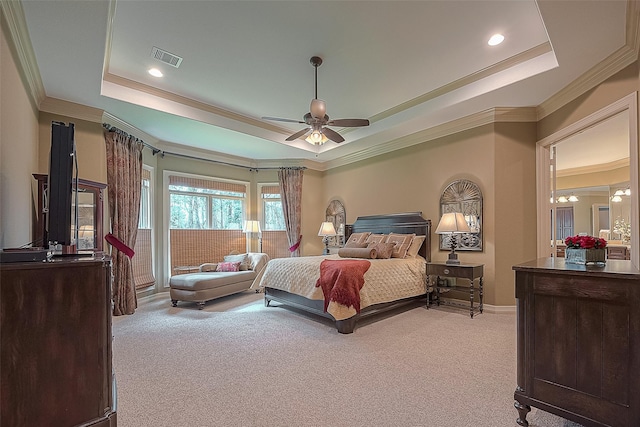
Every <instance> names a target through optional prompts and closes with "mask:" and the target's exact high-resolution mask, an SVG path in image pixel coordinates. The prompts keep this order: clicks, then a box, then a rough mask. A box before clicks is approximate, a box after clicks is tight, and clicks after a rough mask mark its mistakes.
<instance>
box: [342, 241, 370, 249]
mask: <svg viewBox="0 0 640 427" xmlns="http://www.w3.org/2000/svg"><path fill="white" fill-rule="evenodd" d="M344 247H345V248H366V247H367V244H366V243H364V242H362V243H359V242H353V241H350V240H347V243H345V245H344Z"/></svg>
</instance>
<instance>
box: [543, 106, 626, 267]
mask: <svg viewBox="0 0 640 427" xmlns="http://www.w3.org/2000/svg"><path fill="white" fill-rule="evenodd" d="M635 104H636V96H635V95H633V96H629V97H626V98H624V99H622V100H620V101H618V102H616V103H614V104H612V105H610V106H608V107H606V108H604V109H602V110H601V111H598V112H596V113H594V114H593V115H592V116H589V117H587V118H585V119H583V121H580V122H578V123H576V124H575V125H572V126H570V127H568V128H567V129H563V130H561V131H558V132H557V133H556V134H554V135H551V136H550V137H548V138H546V139H544V140H542V141H540V142H539V143H538V144H539V147H540V148H539V163H538V170H539V172H538V173H539V178H538V181H539V183H540V184H541V186H540V187H539V188H544V187H546V188H548V189H549V190H548V192H547V193H546V195H545V194H544V193H539V194H538V203H539V205H538V207H539V209H541V208H542V209H548V211H547V213H546V215H544V217H542V218H544V219H545V221H544V222H542V223H540V218H539V226H540V227H541V230H543V231H545V232H546V236H545V237H546V239H545V240H546V242H540V241H539V242H538V253H539V254H540V256H549V255H551V256H564V251H563V248H564V238H565V237H567V236H569V235H576V234H590V235H593V236H598V237H602V238H604V239H606V240H607V241H608V242H609V244H608V247H609V249H608V250H609V255H608V256H609V257H610V258H612V255H613V254H612V251H618V252H620V254H623V255H620V256H622V258H619V259H631V260H635V262H637V259H638V255H637V250H635V249H636V246H637V243H634V236H637V234H636V233H637V230H634V228H637V227H632V224H633V223H634V221H635V222H637V219H634V218H637V200H638V199H637V195H636V194H634V193H635V192H636V191H637V174H638V169H637V162H636V161H634V160H633V159H635V158H636V157H637V138H636V137H635V135H636V133H635V132H636V130H635V129H637V121H636V116H635V111H636V110H635ZM540 154H542V155H543V156H540ZM545 165H549V166H547V167H548V169H549V170H550V171H551V172H550V174H547V175H546V176H545V174H542V173H541V172H540V171H541V170H542V168H545V169H546V168H547V167H545ZM543 185H544V187H543ZM545 196H546V197H545ZM541 198H544V199H543V200H541ZM545 205H546V206H545ZM634 209H635V211H634ZM549 212H551V215H549ZM546 224H549V226H547V225H546ZM549 236H550V237H551V245H549V243H548V242H549V240H548V239H549ZM539 238H542V236H541V235H539ZM635 238H636V239H637V237H635ZM636 242H637V240H636ZM554 247H555V249H554ZM549 249H550V250H549Z"/></svg>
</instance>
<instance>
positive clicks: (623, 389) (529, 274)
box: [513, 258, 640, 427]
mask: <svg viewBox="0 0 640 427" xmlns="http://www.w3.org/2000/svg"><path fill="white" fill-rule="evenodd" d="M513 269H514V270H515V287H516V299H517V311H518V324H517V328H518V329H517V333H518V343H517V358H518V365H517V366H518V367H517V387H516V391H515V393H514V398H515V407H516V409H517V410H518V415H519V416H518V419H517V423H518V424H520V425H523V426H527V425H528V422H527V421H526V416H527V413H528V412H529V411H530V410H531V406H534V407H537V408H539V409H542V410H544V411H547V412H551V413H553V414H556V415H559V416H561V417H564V418H566V419H568V420H572V421H575V422H577V423H580V424H582V425H584V426H587V427H590V426H612V427H638V426H640V271H638V269H637V268H635V267H634V266H633V265H632V264H631V261H619V260H608V261H607V263H606V265H605V266H604V267H596V266H593V267H592V266H584V265H578V264H565V260H564V259H562V258H541V259H538V260H535V261H531V262H527V263H525V264H521V265H516V266H514V267H513Z"/></svg>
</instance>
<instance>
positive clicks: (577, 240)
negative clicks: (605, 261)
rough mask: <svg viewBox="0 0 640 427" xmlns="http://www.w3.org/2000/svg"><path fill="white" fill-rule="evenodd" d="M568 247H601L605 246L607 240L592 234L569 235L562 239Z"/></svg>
mask: <svg viewBox="0 0 640 427" xmlns="http://www.w3.org/2000/svg"><path fill="white" fill-rule="evenodd" d="M564 243H565V244H566V245H567V248H569V249H602V248H606V247H607V241H606V240H604V239H601V238H597V237H593V236H571V237H567V238H566V239H564Z"/></svg>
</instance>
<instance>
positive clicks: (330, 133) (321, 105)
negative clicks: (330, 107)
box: [263, 56, 369, 145]
mask: <svg viewBox="0 0 640 427" xmlns="http://www.w3.org/2000/svg"><path fill="white" fill-rule="evenodd" d="M310 62H311V65H313V67H314V68H315V97H314V98H313V99H312V100H311V105H310V106H309V112H308V113H307V114H305V115H304V117H303V119H304V121H300V120H292V119H281V118H278V117H263V119H264V120H275V121H278V122H288V123H301V124H306V125H307V127H306V128H305V129H302V130H300V131H298V132H296V133H294V134H293V135H291V136H289V137H288V138H287V139H286V140H285V141H293V140H295V139H298V138H301V137H304V136H306V135H307V134H309V133H310V132H311V134H310V135H308V136H307V137H306V138H305V141H307V142H308V143H310V144H313V145H322V144H324V143H325V142H327V141H329V140H331V141H333V142H335V143H338V144H339V143H341V142H343V141H344V138H343V137H342V136H341V135H340V134H339V133H338V132H336V131H334V130H333V129H330V128H328V127H327V126H338V127H361V126H369V120H367V119H335V120H330V119H329V116H328V115H327V104H326V103H325V102H324V101H323V100H321V99H318V67H319V66H320V65H321V64H322V58H320V57H319V56H312V57H311V59H310Z"/></svg>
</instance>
